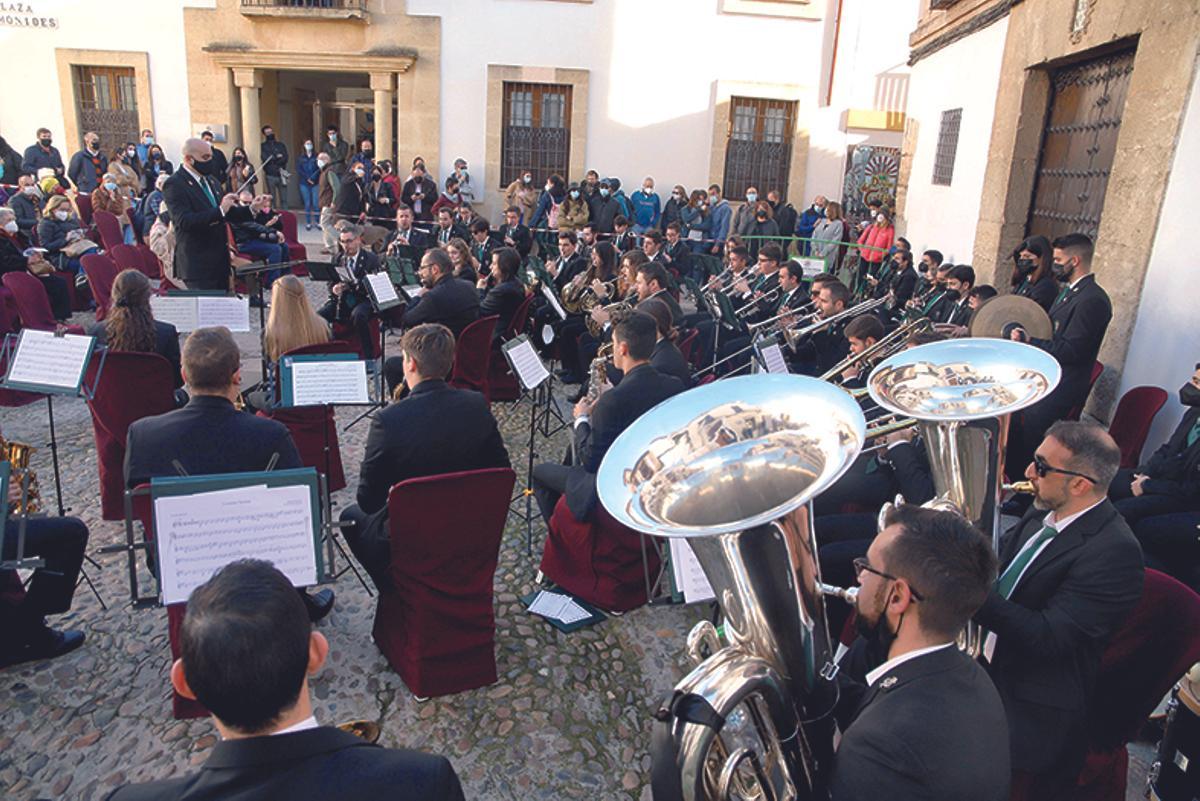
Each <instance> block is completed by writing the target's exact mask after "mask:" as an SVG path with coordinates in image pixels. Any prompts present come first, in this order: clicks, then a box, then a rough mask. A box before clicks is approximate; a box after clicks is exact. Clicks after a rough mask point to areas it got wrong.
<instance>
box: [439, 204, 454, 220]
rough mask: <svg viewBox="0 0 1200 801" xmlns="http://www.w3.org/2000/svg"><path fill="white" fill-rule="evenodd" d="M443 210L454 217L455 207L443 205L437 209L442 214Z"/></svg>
mask: <svg viewBox="0 0 1200 801" xmlns="http://www.w3.org/2000/svg"><path fill="white" fill-rule="evenodd" d="M442 212H445V213H446V214H447V215H448V216H449V217H450V218H451V219H453V218H454V209H452V208H450V207H449V206H442V207H441V208H440V209H438V210H437V213H438V214H441V213H442Z"/></svg>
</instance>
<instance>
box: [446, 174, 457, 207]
mask: <svg viewBox="0 0 1200 801" xmlns="http://www.w3.org/2000/svg"><path fill="white" fill-rule="evenodd" d="M452 186H458V179H457V178H455V177H454V176H453V175H448V176H446V188H447V189H449V188H450V187H452ZM442 208H446V207H445V206H442Z"/></svg>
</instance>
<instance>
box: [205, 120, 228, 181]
mask: <svg viewBox="0 0 1200 801" xmlns="http://www.w3.org/2000/svg"><path fill="white" fill-rule="evenodd" d="M200 138H201V139H203V140H204V141H205V142H208V146H209V147H211V148H212V162H213V175H215V176H216V177H217V179H218V180H222V181H223V180H225V174H226V173H227V172H228V171H229V159H228V158H226V156H225V151H223V150H221V148H219V147H217V146H216V145H215V144H213V139H214V137H213V132H212V131H201V132H200Z"/></svg>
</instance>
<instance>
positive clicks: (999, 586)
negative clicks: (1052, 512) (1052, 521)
mask: <svg viewBox="0 0 1200 801" xmlns="http://www.w3.org/2000/svg"><path fill="white" fill-rule="evenodd" d="M1057 533H1058V529H1056V528H1054V526H1044V527H1043V528H1042V530H1041V531H1039V532H1038V534H1037V536H1036V537H1034V538H1033V542H1032V543H1031V544H1030V545H1029V546H1028V547H1027V548H1025V549H1023V550H1022V551H1021V552H1020V553H1019V554H1017V558H1016V559H1013V560H1012V563H1011V564H1010V565H1009V566H1008V568H1007V569H1006V570H1005V571H1004V573H1003V575H1001V576H1000V578H998V579H996V592H998V593H1000V595H1002V596H1004V597H1005V598H1008V597H1009V596H1010V595H1012V591H1013V587H1016V586H1017V579H1019V578H1020V577H1021V573H1022V571H1024V570H1025V566H1026V565H1028V564H1029V563H1030V562H1031V561H1033V557H1034V556H1036V555H1037V552H1038V550H1039V549H1041V547H1042V545H1043V544H1044V543H1045V542H1046V540H1048V539H1050V538H1051V537H1053V536H1054V535H1055V534H1057Z"/></svg>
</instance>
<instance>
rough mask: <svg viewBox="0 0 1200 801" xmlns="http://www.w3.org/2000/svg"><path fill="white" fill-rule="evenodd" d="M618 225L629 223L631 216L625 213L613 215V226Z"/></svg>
mask: <svg viewBox="0 0 1200 801" xmlns="http://www.w3.org/2000/svg"><path fill="white" fill-rule="evenodd" d="M618 225H620V226H625V225H629V218H628V217H626V216H625V215H624V214H618V215H617V216H616V217H613V228H616V227H617V226H618Z"/></svg>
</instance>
